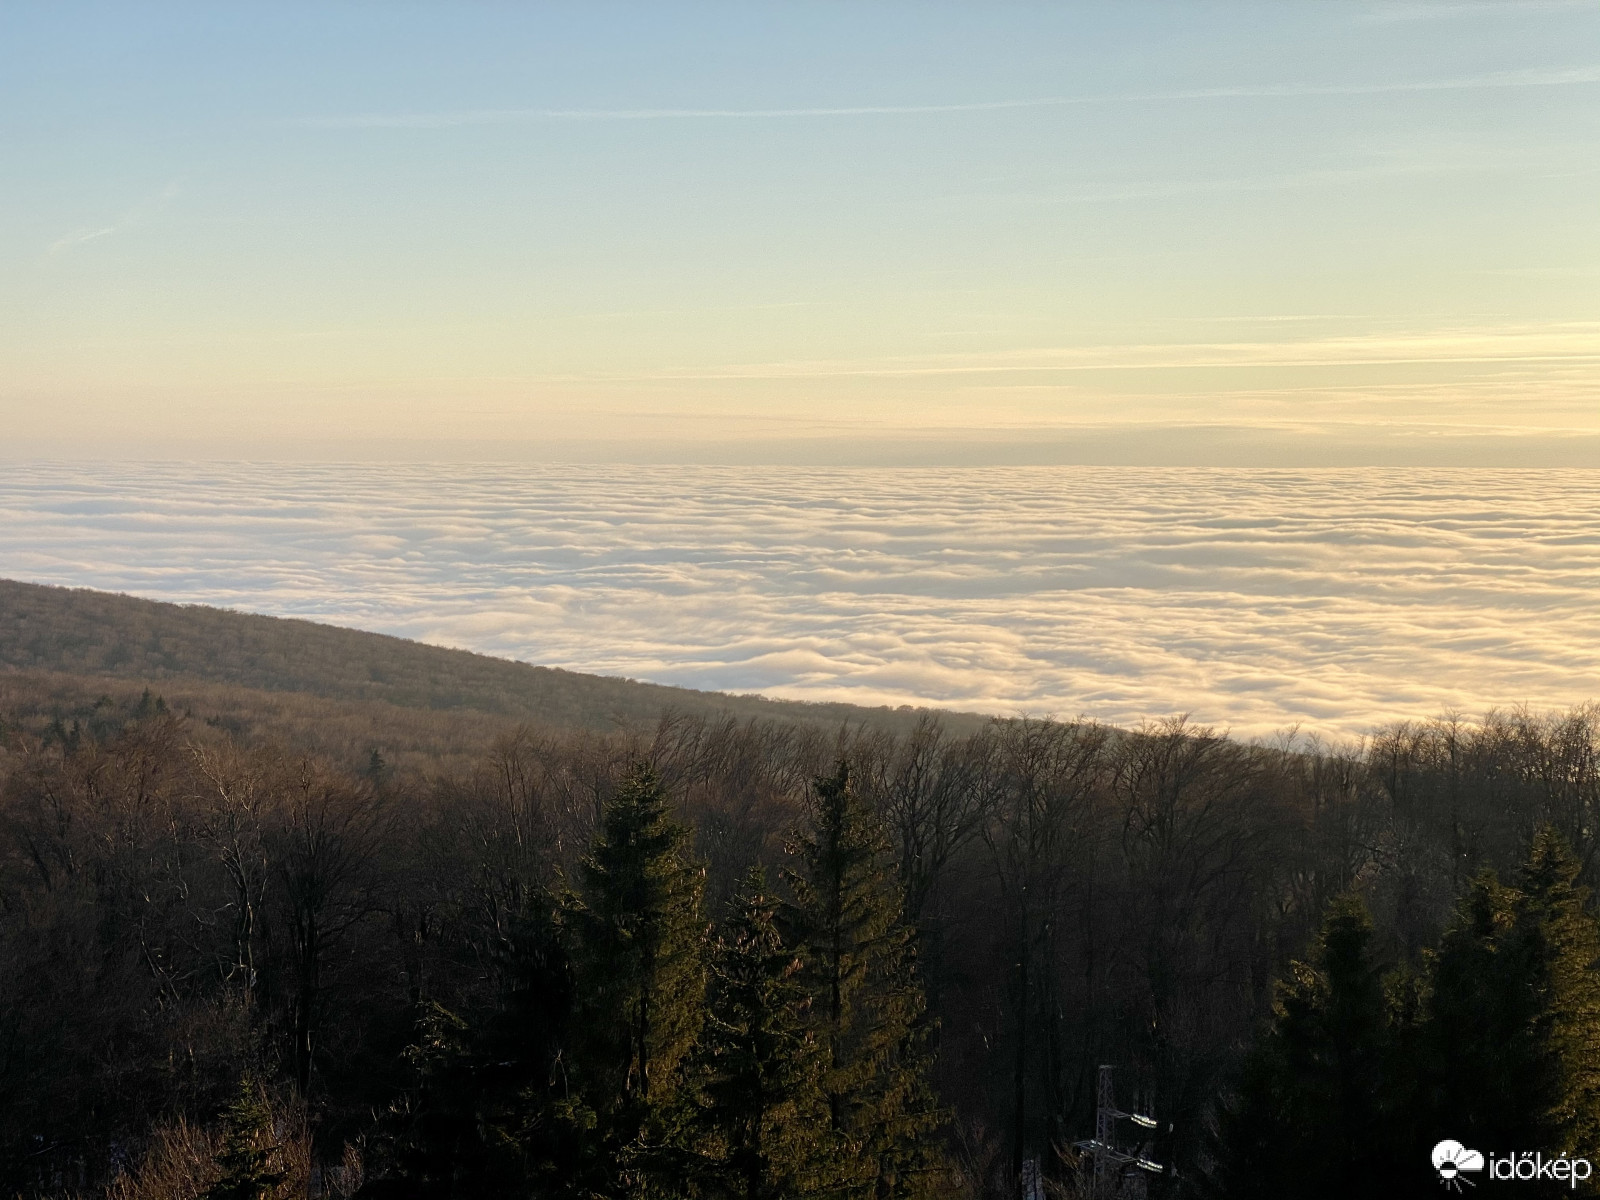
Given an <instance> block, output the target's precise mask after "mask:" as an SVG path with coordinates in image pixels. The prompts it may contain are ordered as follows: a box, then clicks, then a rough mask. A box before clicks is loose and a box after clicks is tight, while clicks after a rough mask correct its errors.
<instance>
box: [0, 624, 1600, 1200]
mask: <svg viewBox="0 0 1600 1200" xmlns="http://www.w3.org/2000/svg"><path fill="white" fill-rule="evenodd" d="M184 611H189V610H184ZM229 615H230V616H231V614H229ZM341 632H342V631H341ZM352 636H360V635H352ZM102 640H105V639H104V638H103V639H102ZM196 653H198V651H196ZM351 653H354V652H353V651H352V652H351ZM28 665H29V666H30V667H33V668H53V671H40V670H30V671H17V670H13V671H10V672H8V673H4V674H0V722H3V724H0V1195H4V1196H13V1195H14V1196H19V1197H52V1198H65V1197H69V1196H72V1197H88V1196H107V1197H115V1198H118V1200H170V1198H177V1197H196V1198H198V1197H212V1198H221V1197H268V1196H271V1197H288V1196H306V1195H314V1196H344V1197H352V1196H362V1197H377V1198H380V1200H381V1198H385V1197H389V1198H400V1197H419V1198H420V1197H476V1196H510V1197H514V1196H525V1197H530V1198H532V1197H611V1196H619V1197H620V1196H641V1197H643V1196H663V1197H667V1196H681V1197H700V1196H705V1197H724V1196H725V1197H734V1196H738V1197H773V1198H776V1197H788V1196H793V1197H801V1196H827V1197H862V1198H866V1197H885V1198H887V1197H908V1198H909V1197H924V1196H966V1197H973V1198H977V1197H991V1196H992V1197H1002V1196H1006V1197H1016V1196H1025V1197H1029V1198H1030V1200H1031V1197H1034V1196H1041V1197H1042V1196H1046V1195H1091V1194H1095V1193H1096V1192H1098V1193H1099V1194H1102V1195H1143V1194H1148V1195H1151V1196H1162V1195H1171V1196H1185V1195H1205V1196H1240V1197H1249V1196H1298V1195H1304V1196H1350V1195H1386V1194H1392V1195H1413V1194H1422V1192H1423V1189H1425V1188H1427V1189H1432V1188H1436V1187H1437V1186H1438V1181H1439V1179H1440V1178H1441V1176H1440V1174H1438V1173H1437V1172H1436V1171H1435V1168H1434V1165H1433V1164H1432V1163H1430V1160H1429V1151H1430V1149H1431V1148H1432V1147H1433V1146H1434V1144H1435V1143H1436V1142H1438V1141H1440V1140H1441V1139H1443V1138H1446V1137H1449V1138H1454V1139H1458V1140H1460V1141H1462V1142H1463V1143H1465V1144H1466V1145H1467V1146H1469V1147H1476V1148H1477V1149H1479V1150H1481V1151H1484V1152H1487V1153H1489V1154H1491V1155H1492V1154H1493V1153H1494V1152H1496V1151H1499V1152H1502V1153H1507V1152H1517V1151H1542V1152H1543V1153H1545V1154H1546V1155H1552V1156H1553V1155H1559V1154H1562V1153H1565V1154H1567V1155H1568V1156H1569V1158H1568V1160H1566V1161H1568V1162H1569V1163H1570V1162H1571V1159H1572V1158H1573V1157H1577V1156H1588V1157H1589V1158H1591V1159H1592V1158H1596V1157H1600V986H1597V983H1596V975H1595V971H1594V963H1595V960H1596V957H1597V953H1600V939H1597V935H1596V930H1595V923H1594V919H1593V916H1592V910H1591V906H1590V904H1589V902H1588V892H1587V889H1588V888H1589V887H1590V886H1591V885H1592V884H1593V882H1594V878H1593V877H1594V874H1595V871H1596V870H1597V869H1600V868H1597V867H1596V864H1595V853H1596V848H1597V846H1600V823H1597V817H1600V712H1597V711H1595V710H1592V709H1582V710H1578V711H1574V712H1571V713H1567V714H1559V715H1548V716H1543V715H1535V714H1527V713H1520V712H1512V713H1507V714H1497V715H1491V716H1489V717H1488V718H1486V719H1484V720H1481V721H1477V722H1467V721H1464V720H1460V719H1456V718H1442V719H1435V720H1429V721H1422V722H1417V723H1412V724H1404V725H1398V726H1395V727H1393V728H1389V729H1385V730H1381V731H1378V732H1376V733H1375V734H1374V735H1373V736H1371V737H1370V738H1369V739H1367V740H1366V741H1365V742H1363V743H1361V744H1359V745H1351V746H1329V745H1323V744H1320V743H1318V742H1317V741H1315V740H1312V739H1305V738H1300V737H1295V736H1289V735H1286V736H1285V737H1283V738H1281V739H1279V740H1278V741H1276V742H1274V743H1270V744H1251V743H1244V742H1241V741H1238V740H1235V739H1231V738H1229V737H1226V736H1223V735H1220V734H1218V733H1216V732H1214V731H1211V730H1207V729H1204V728H1199V727H1195V726H1193V725H1190V724H1188V723H1186V722H1185V721H1183V720H1176V719H1175V720H1171V721H1166V722H1160V723H1155V724H1151V725H1148V726H1146V727H1144V728H1141V729H1137V730H1119V729H1112V728H1108V727H1105V726H1100V725H1096V724H1093V723H1090V722H1082V721H1079V722H1056V721H1035V720H1022V719H1015V720H996V721H992V722H988V723H986V724H981V725H978V724H974V723H971V722H970V721H967V720H965V719H958V720H957V721H955V722H953V723H945V722H943V721H941V719H940V718H939V717H938V716H937V715H934V714H926V713H924V714H903V713H894V714H883V715H885V716H886V718H887V719H884V720H881V721H874V720H873V719H871V718H872V715H873V713H872V710H861V711H860V712H859V713H858V714H857V716H856V717H855V719H852V720H849V721H844V722H840V721H829V720H819V719H813V718H812V715H811V714H806V715H805V716H804V717H803V719H802V718H789V717H786V716H770V717H769V716H765V715H751V714H749V713H740V712H733V711H724V712H717V711H705V710H702V711H672V710H671V709H667V710H664V711H662V712H660V713H659V715H657V716H656V717H654V719H653V720H651V721H649V722H648V723H646V722H642V721H640V722H634V723H632V724H629V725H622V726H613V727H611V728H593V727H582V726H574V725H568V726H559V725H540V724H538V723H535V722H522V721H519V720H518V719H517V718H516V717H515V716H514V715H508V714H506V713H504V712H500V713H494V712H490V711H477V710H473V709H470V708H463V707H461V706H459V705H457V706H453V707H451V708H449V709H448V710H445V711H432V710H429V709H428V708H426V707H425V706H423V705H421V704H412V705H395V704H392V703H390V702H389V701H387V700H374V699H373V698H371V697H367V698H360V697H352V698H340V697H330V696H328V695H327V694H321V695H309V696H298V695H294V694H291V693H289V692H287V691H283V692H272V691H268V690H257V691H251V690H248V689H247V688H244V687H243V686H242V685H238V683H237V681H222V682H219V681H216V680H214V679H212V680H206V679H195V678H190V677H188V676H184V675H182V674H181V673H179V672H175V671H174V672H169V673H168V674H166V675H165V676H161V677H159V678H157V677H152V678H150V679H149V681H148V684H146V683H145V682H143V681H140V680H139V677H138V675H137V673H123V672H116V673H111V672H99V673H95V674H89V673H85V672H83V671H81V670H77V671H63V670H62V669H61V668H63V667H72V668H77V667H81V666H82V664H74V663H71V662H66V663H63V662H60V661H52V660H49V659H47V658H45V657H40V658H37V659H34V660H32V661H30V663H29V664H28ZM308 690H309V689H308ZM880 713H881V710H880ZM330 726H332V727H334V728H335V729H336V733H337V735H336V736H331V737H330V736H328V733H327V730H328V728H329V727H330ZM436 726H437V727H436ZM440 727H442V728H445V729H446V730H447V731H448V732H446V733H443V734H441V733H439V732H438V728H440ZM1103 1065H1106V1066H1111V1067H1112V1068H1113V1071H1112V1072H1111V1075H1110V1077H1111V1079H1112V1081H1113V1082H1114V1087H1115V1089H1116V1099H1117V1101H1118V1102H1119V1103H1120V1105H1121V1110H1123V1111H1133V1112H1137V1113H1138V1114H1140V1115H1141V1117H1146V1118H1148V1120H1147V1121H1140V1122H1135V1121H1131V1120H1119V1121H1118V1122H1116V1124H1115V1133H1114V1136H1115V1138H1116V1148H1117V1150H1118V1151H1119V1154H1118V1155H1117V1156H1115V1159H1113V1155H1111V1154H1109V1153H1105V1152H1101V1153H1098V1154H1097V1153H1096V1152H1095V1147H1094V1146H1093V1145H1092V1144H1089V1140H1090V1139H1091V1138H1093V1137H1094V1135H1095V1131H1096V1117H1097V1100H1098V1095H1097V1089H1098V1086H1099V1082H1100V1079H1101V1075H1102V1072H1101V1067H1102V1066H1103ZM1123 1159H1128V1160H1143V1161H1144V1163H1145V1164H1146V1166H1147V1167H1149V1168H1152V1169H1141V1168H1140V1167H1138V1166H1137V1165H1132V1164H1131V1163H1125V1162H1124V1161H1123ZM1157 1166H1159V1168H1160V1169H1159V1170H1155V1169H1153V1168H1155V1167H1157ZM1097 1168H1098V1169H1097ZM1568 1174H1569V1177H1568V1178H1567V1179H1566V1180H1565V1181H1563V1182H1562V1183H1561V1184H1560V1185H1559V1189H1560V1190H1561V1191H1562V1192H1563V1194H1572V1191H1573V1190H1574V1189H1573V1187H1572V1184H1573V1182H1574V1180H1572V1179H1571V1178H1570V1176H1571V1171H1570V1170H1569V1173H1568ZM1488 1175H1489V1172H1487V1171H1486V1172H1484V1173H1483V1174H1482V1175H1480V1176H1479V1180H1480V1181H1481V1182H1484V1183H1490V1182H1491V1181H1490V1179H1488V1178H1487V1176H1488ZM1125 1176H1126V1178H1125ZM1464 1182H1468V1183H1471V1182H1473V1181H1472V1180H1471V1179H1466V1180H1464ZM1541 1186H1545V1185H1541V1184H1539V1183H1532V1184H1528V1185H1526V1187H1525V1189H1524V1190H1527V1191H1528V1192H1529V1193H1530V1194H1535V1195H1537V1194H1539V1191H1540V1187H1541ZM1548 1186H1549V1187H1552V1188H1553V1187H1555V1186H1556V1185H1555V1184H1554V1183H1550V1184H1548ZM1585 1189H1589V1190H1590V1191H1592V1189H1593V1183H1592V1181H1583V1182H1578V1183H1577V1186H1576V1189H1575V1190H1576V1191H1577V1192H1578V1194H1585ZM1491 1190H1492V1188H1491Z"/></svg>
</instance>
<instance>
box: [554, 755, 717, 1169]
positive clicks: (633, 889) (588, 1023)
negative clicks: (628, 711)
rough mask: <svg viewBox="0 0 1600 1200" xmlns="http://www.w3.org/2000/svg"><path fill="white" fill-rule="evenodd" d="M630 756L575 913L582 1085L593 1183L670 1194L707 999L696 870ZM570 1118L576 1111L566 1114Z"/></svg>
mask: <svg viewBox="0 0 1600 1200" xmlns="http://www.w3.org/2000/svg"><path fill="white" fill-rule="evenodd" d="M687 840H688V832H687V831H686V830H685V829H684V828H683V827H682V826H681V825H678V824H676V823H675V822H674V821H672V820H671V818H670V816H669V815H668V807H667V796H666V792H665V790H664V789H663V788H662V786H661V782H660V780H659V779H657V777H656V776H655V774H654V773H653V772H652V771H650V770H649V769H648V768H646V767H639V768H636V769H635V770H634V771H633V772H632V774H631V775H630V776H629V777H628V779H627V780H626V781H625V782H624V783H623V785H622V787H621V788H620V789H619V790H618V792H617V794H616V796H615V797H614V798H613V799H612V800H611V802H610V803H609V804H608V805H607V806H606V809H605V815H604V820H603V822H602V828H601V830H600V833H599V836H598V837H597V838H596V840H595V844H594V848H593V850H592V851H591V853H590V854H589V856H588V857H587V858H585V859H584V861H583V864H582V878H583V898H582V904H581V906H579V907H578V908H577V910H576V911H575V912H574V913H573V915H572V921H573V926H574V929H575V932H576V934H577V945H576V962H575V967H576V978H577V983H578V991H577V997H578V1009H577V1012H576V1030H577V1037H578V1044H579V1050H580V1054H579V1056H578V1057H579V1062H578V1064H577V1065H578V1069H579V1072H580V1080H579V1081H578V1082H579V1089H580V1092H581V1097H582V1101H583V1103H584V1104H586V1105H587V1107H588V1109H589V1113H590V1116H589V1117H588V1118H586V1119H587V1120H592V1122H593V1127H594V1130H595V1132H596V1135H597V1144H596V1151H597V1154H598V1156H599V1157H598V1159H597V1160H596V1165H597V1168H598V1170H599V1171H600V1173H601V1176H602V1179H601V1181H600V1183H599V1184H597V1185H596V1188H595V1190H598V1191H602V1192H610V1193H611V1194H615V1195H638V1196H645V1195H650V1196H654V1195H673V1194H677V1193H678V1192H679V1191H681V1190H682V1187H683V1186H684V1183H683V1173H684V1172H685V1171H686V1170H687V1167H686V1165H685V1164H686V1162H687V1155H686V1143H687V1140H688V1136H689V1135H688V1133H687V1128H686V1123H687V1121H688V1119H689V1116H690V1113H691V1104H690V1098H689V1096H688V1095H687V1094H686V1088H685V1078H686V1074H687V1072H686V1070H685V1068H686V1067H687V1066H688V1062H687V1060H688V1057H689V1054H690V1051H691V1050H692V1049H693V1047H694V1044H695V1041H696V1038H697V1037H698V1036H699V1033H700V1025H701V1022H702V1019H703V1016H704V1006H705V963H704V950H705V927H704V924H703V922H702V919H701V915H700V898H701V892H702V888H703V885H704V872H703V871H702V870H701V869H700V868H699V867H697V866H695V865H694V864H692V863H691V862H690V861H689V860H688V857H687V854H686V843H687ZM574 1119H575V1120H577V1118H576V1117H575V1118H574Z"/></svg>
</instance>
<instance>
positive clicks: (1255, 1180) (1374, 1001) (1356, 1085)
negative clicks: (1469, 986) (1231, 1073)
mask: <svg viewBox="0 0 1600 1200" xmlns="http://www.w3.org/2000/svg"><path fill="white" fill-rule="evenodd" d="M1371 941H1372V921H1371V918H1370V917H1369V916H1368V914H1367V910H1366V907H1365V906H1364V905H1363V904H1362V903H1361V901H1360V900H1359V899H1357V898H1356V897H1354V896H1344V897H1341V898H1340V899H1338V900H1336V901H1335V902H1334V903H1333V905H1332V906H1331V907H1330V909H1329V912H1328V915H1327V917H1326V919H1325V921H1324V923H1323V927H1322V932H1321V935H1320V936H1319V938H1318V940H1317V944H1316V947H1315V952H1314V955H1313V959H1312V961H1311V962H1309V963H1306V962H1295V963H1293V964H1292V965H1291V968H1290V971H1289V977H1288V978H1287V979H1285V980H1283V981H1281V982H1280V983H1279V984H1278V985H1277V989H1276V999H1275V1003H1274V1006H1273V1017H1272V1022H1271V1025H1270V1026H1269V1027H1268V1029H1267V1030H1266V1032H1265V1033H1264V1035H1263V1037H1262V1038H1261V1039H1260V1040H1259V1041H1258V1043H1257V1044H1256V1046H1255V1047H1254V1049H1253V1050H1252V1051H1251V1053H1250V1055H1249V1056H1248V1057H1247V1059H1246V1061H1245V1064H1244V1067H1243V1070H1242V1072H1241V1075H1240V1078H1239V1082H1238V1086H1237V1088H1236V1090H1235V1094H1234V1096H1233V1098H1232V1101H1231V1103H1230V1104H1229V1105H1227V1106H1226V1107H1225V1108H1224V1109H1223V1110H1222V1112H1221V1114H1220V1116H1219V1119H1218V1129H1217V1139H1216V1145H1215V1159H1216V1161H1215V1166H1214V1169H1213V1171H1212V1174H1211V1178H1210V1180H1209V1184H1210V1188H1209V1190H1210V1192H1211V1194H1213V1195H1215V1196H1218V1197H1224V1196H1225V1197H1229V1198H1230V1200H1255V1198H1257V1197H1259V1198H1261V1200H1266V1198H1268V1197H1284V1196H1297V1197H1324V1196H1326V1197H1329V1198H1330V1200H1331V1198H1333V1197H1348V1196H1371V1195H1385V1194H1396V1192H1395V1189H1399V1191H1400V1193H1403V1194H1409V1193H1408V1192H1406V1188H1407V1187H1409V1186H1410V1185H1412V1184H1418V1185H1421V1184H1425V1183H1426V1182H1427V1176H1426V1169H1427V1166H1428V1164H1427V1160H1426V1156H1425V1153H1424V1155H1423V1156H1422V1157H1419V1158H1416V1159H1415V1161H1410V1160H1408V1159H1406V1158H1405V1150H1406V1148H1407V1143H1406V1141H1405V1138H1404V1135H1403V1132H1402V1129H1403V1120H1404V1113H1403V1111H1402V1105H1401V1103H1400V1096H1401V1095H1402V1090H1401V1089H1402V1088H1403V1087H1404V1086H1405V1080H1406V1079H1407V1078H1408V1077H1409V1075H1410V1074H1411V1072H1412V1070H1413V1069H1414V1064H1413V1063H1411V1062H1409V1061H1405V1051H1406V1049H1407V1047H1409V1045H1410V1044H1411V1040H1412V1039H1411V1037H1410V1033H1409V1027H1408V1022H1407V1021H1406V1020H1405V1019H1404V1014H1405V1013H1406V1011H1407V1010H1408V1008H1409V1006H1407V1005H1404V1004H1396V1003H1394V1000H1393V997H1392V995H1391V993H1390V992H1389V991H1388V990H1386V988H1385V986H1384V982H1383V979H1382V971H1381V968H1380V967H1379V966H1378V964H1377V963H1375V962H1374V960H1373V957H1372V953H1371ZM1395 991H1396V992H1403V991H1404V989H1398V988H1397V989H1395Z"/></svg>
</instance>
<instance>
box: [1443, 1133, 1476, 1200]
mask: <svg viewBox="0 0 1600 1200" xmlns="http://www.w3.org/2000/svg"><path fill="white" fill-rule="evenodd" d="M1432 1157H1433V1169H1434V1170H1435V1171H1437V1172H1439V1182H1440V1183H1442V1184H1444V1186H1445V1187H1447V1188H1449V1189H1450V1190H1451V1191H1454V1192H1459V1191H1460V1190H1461V1185H1462V1184H1463V1183H1464V1184H1466V1185H1467V1186H1468V1187H1477V1186H1478V1185H1477V1184H1476V1183H1474V1182H1473V1181H1472V1180H1470V1179H1466V1178H1463V1173H1464V1172H1467V1171H1481V1170H1483V1152H1482V1151H1480V1150H1468V1149H1467V1148H1466V1147H1465V1146H1463V1145H1462V1144H1461V1143H1460V1142H1457V1141H1454V1140H1452V1139H1450V1138H1446V1139H1445V1140H1444V1141H1442V1142H1440V1143H1439V1144H1438V1145H1437V1146H1435V1147H1434V1148H1433V1156H1432Z"/></svg>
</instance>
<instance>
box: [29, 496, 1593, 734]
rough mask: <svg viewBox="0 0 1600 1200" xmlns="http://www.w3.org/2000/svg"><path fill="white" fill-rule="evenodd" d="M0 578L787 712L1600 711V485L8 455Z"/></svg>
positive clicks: (1251, 730)
mask: <svg viewBox="0 0 1600 1200" xmlns="http://www.w3.org/2000/svg"><path fill="white" fill-rule="evenodd" d="M0 575H5V576H9V577H13V578H19V579H27V580H34V581H38V582H44V583H59V584H68V585H72V586H85V587H96V588H106V589H112V590H118V591H127V592H131V593H134V594H137V595H142V596H149V597H153V598H157V599H165V600H180V601H193V602H201V603H208V604H220V605H227V606H231V607H235V608H240V609H246V610H249V611H254V612H265V613H273V614H279V615H293V616H305V617H310V618H314V619H317V620H325V621H330V622H333V623H335V624H341V625H349V626H355V627H359V628H363V629H373V630H378V631H381V632H385V633H395V634H400V635H403V636H406V637H412V638H417V639H420V640H422V641H427V642H434V643H438V644H443V645H450V646H460V647H465V648H469V649H473V650H479V651H483V652H485V653H491V654H499V655H504V656H507V657H513V658H520V659H525V660H528V661H532V662H539V663H545V664H549V665H554V666H564V667H570V668H573V669H576V670H585V671H599V672H605V673H611V674H622V675H629V676H632V677H635V678H640V679H650V680H656V681H660V682H664V683H678V684H686V685H689V686H693V687H702V688H718V689H727V690H734V691H761V692H765V693H768V694H771V695H779V696H789V697H796V698H804V699H845V700H855V701H858V702H864V703H884V702H887V703H902V702H925V703H936V704H941V705H946V706H951V707H959V708H967V709H979V710H985V711H993V712H999V713H1019V712H1028V713H1034V714H1043V713H1053V714H1056V715H1062V716H1070V715H1074V714H1078V713H1084V714H1088V715H1091V716H1095V717H1098V718H1102V719H1106V720H1111V721H1118V722H1134V721H1138V720H1140V719H1142V718H1145V717H1149V716H1155V715H1160V714H1165V713H1170V712H1176V711H1188V712H1191V713H1193V714H1194V716H1195V717H1196V718H1197V719H1199V720H1202V721H1205V722H1209V723H1216V724H1220V725H1225V726H1230V727H1232V728H1233V729H1234V730H1236V731H1237V732H1240V733H1244V734H1265V733H1269V732H1271V731H1273V730H1276V729H1280V728H1283V727H1285V726H1288V725H1291V724H1295V723H1299V724H1301V725H1302V726H1304V727H1306V728H1308V729H1314V730H1318V731H1321V732H1325V733H1329V734H1336V735H1338V734H1357V733H1361V732H1363V731H1365V730H1368V729H1370V728H1371V727H1373V726H1374V725H1376V724H1379V723H1381V722H1384V721H1387V720H1392V719H1395V718H1400V717H1417V716H1427V715H1431V714H1433V713H1436V712H1439V711H1442V710H1445V709H1459V710H1464V711H1467V712H1481V711H1483V710H1484V709H1486V708H1488V707H1490V706H1495V705H1502V706H1503V705H1508V704H1515V703H1528V704H1531V705H1533V706H1535V707H1546V706H1556V705H1566V704H1571V703H1576V702H1580V701H1583V700H1587V699H1591V698H1600V609H1597V606H1596V605H1595V603H1594V597H1595V595H1596V591H1597V586H1600V474H1597V473H1595V472H1588V471H1581V470H1576V471H1486V470H1474V471H1450V470H1431V471H1429V470H1408V471H1394V470H1379V469H1359V470H1322V471H1291V470H1279V471H1269V470H1254V471H1249V470H1173V469H1138V470H1134V469H1125V468H982V469H968V470H942V469H904V470H845V469H785V470H782V471H776V470H773V469H763V468H738V467H726V468H721V467H616V466H608V467H546V466H527V467H523V466H517V467H510V466H504V467H494V466H429V465H404V466H373V465H361V466H353V467H346V466H323V465H317V466H295V467H285V466H269V465H250V466H227V467H218V466H195V465H145V464H115V465H113V464H105V465H98V464H97V465H96V466H95V467H94V468H93V470H92V472H91V471H90V470H89V469H87V468H84V467H80V466H71V465H24V464H15V465H12V466H11V467H10V468H9V469H8V472H7V474H6V476H5V478H4V479H3V480H0Z"/></svg>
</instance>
